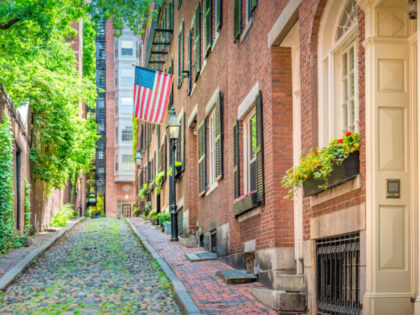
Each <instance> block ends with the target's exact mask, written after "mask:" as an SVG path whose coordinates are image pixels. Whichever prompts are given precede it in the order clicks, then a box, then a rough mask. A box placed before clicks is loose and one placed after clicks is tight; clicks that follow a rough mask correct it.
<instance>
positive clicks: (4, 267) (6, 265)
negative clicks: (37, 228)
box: [0, 228, 63, 278]
mask: <svg viewBox="0 0 420 315" xmlns="http://www.w3.org/2000/svg"><path fill="white" fill-rule="evenodd" d="M62 229H63V228H57V231H56V232H41V233H39V234H37V235H35V236H33V237H32V245H31V246H29V247H21V248H17V249H13V250H11V251H10V252H8V253H7V254H5V255H3V256H0V278H1V277H2V276H3V275H4V274H5V273H6V272H7V271H9V270H10V269H11V268H13V267H14V266H15V265H16V264H17V263H18V262H19V261H21V260H22V259H23V258H25V257H26V255H28V254H29V253H30V252H31V251H33V250H34V249H36V248H38V247H41V246H42V245H43V244H45V242H47V241H49V240H50V239H52V238H53V237H54V236H55V235H56V234H57V233H58V232H59V231H60V230H62Z"/></svg>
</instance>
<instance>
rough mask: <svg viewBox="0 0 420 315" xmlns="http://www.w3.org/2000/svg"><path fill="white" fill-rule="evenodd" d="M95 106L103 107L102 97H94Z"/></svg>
mask: <svg viewBox="0 0 420 315" xmlns="http://www.w3.org/2000/svg"><path fill="white" fill-rule="evenodd" d="M96 107H97V108H105V100H104V99H103V98H99V97H98V98H97V99H96Z"/></svg>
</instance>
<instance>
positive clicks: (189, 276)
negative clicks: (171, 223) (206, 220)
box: [129, 218, 277, 315]
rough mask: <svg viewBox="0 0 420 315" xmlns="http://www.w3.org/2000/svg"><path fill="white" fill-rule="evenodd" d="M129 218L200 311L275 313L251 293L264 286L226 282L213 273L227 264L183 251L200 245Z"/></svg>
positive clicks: (140, 220) (196, 249) (137, 219)
mask: <svg viewBox="0 0 420 315" xmlns="http://www.w3.org/2000/svg"><path fill="white" fill-rule="evenodd" d="M129 220H130V221H131V222H132V223H133V224H134V226H135V227H136V229H137V230H138V231H139V232H140V233H141V234H142V235H143V236H144V237H145V238H146V239H147V241H148V242H149V243H150V245H151V246H152V247H153V248H154V249H155V250H156V252H157V253H158V254H159V255H160V256H161V257H162V258H163V259H164V260H165V261H166V263H167V264H168V265H169V267H170V268H171V269H172V270H173V271H174V272H175V274H176V275H177V277H178V278H179V279H180V280H181V281H182V282H183V283H184V286H185V288H186V289H187V291H188V292H189V293H190V295H191V297H192V299H193V300H194V302H195V303H196V304H197V306H198V307H199V308H200V310H201V311H202V312H203V314H240V315H243V314H277V312H276V311H274V310H273V309H271V308H269V307H266V306H265V305H263V304H261V303H259V302H258V301H257V300H256V299H255V297H254V296H253V295H252V293H251V292H252V289H253V288H264V287H263V286H262V285H261V284H260V283H258V282H254V283H247V284H235V285H232V284H226V283H224V282H223V281H222V280H220V279H219V278H218V277H217V276H216V272H217V271H218V270H220V269H232V267H230V266H229V265H228V264H225V263H223V262H222V261H219V260H211V261H201V262H190V261H189V260H188V259H187V258H186V257H185V254H186V253H193V252H196V251H199V250H203V248H200V247H199V248H185V247H183V246H181V245H179V244H177V243H176V242H170V241H169V238H170V236H169V235H165V234H163V233H161V232H160V231H157V230H152V229H151V228H150V225H149V224H146V223H145V222H144V220H143V219H141V218H131V219H129Z"/></svg>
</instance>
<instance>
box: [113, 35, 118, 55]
mask: <svg viewBox="0 0 420 315" xmlns="http://www.w3.org/2000/svg"><path fill="white" fill-rule="evenodd" d="M114 43H115V57H118V39H115V42H114Z"/></svg>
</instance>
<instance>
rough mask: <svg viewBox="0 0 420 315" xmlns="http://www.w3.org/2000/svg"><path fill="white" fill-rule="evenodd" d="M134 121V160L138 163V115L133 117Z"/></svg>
mask: <svg viewBox="0 0 420 315" xmlns="http://www.w3.org/2000/svg"><path fill="white" fill-rule="evenodd" d="M131 120H132V122H133V162H134V163H136V153H137V131H138V129H139V121H138V119H137V118H136V117H134V116H133V117H131Z"/></svg>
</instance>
